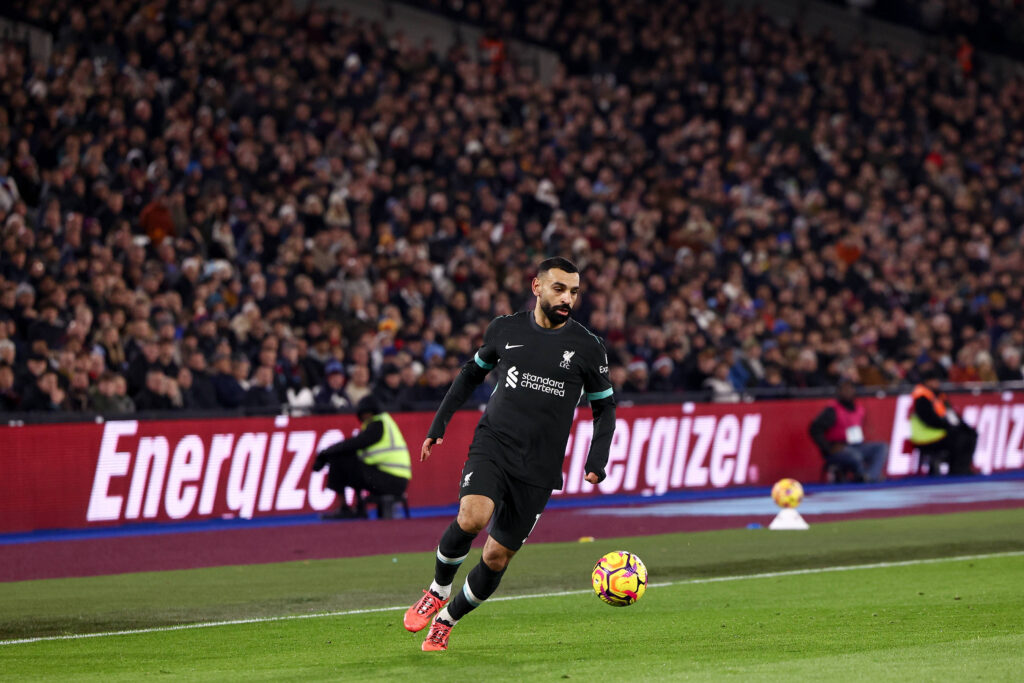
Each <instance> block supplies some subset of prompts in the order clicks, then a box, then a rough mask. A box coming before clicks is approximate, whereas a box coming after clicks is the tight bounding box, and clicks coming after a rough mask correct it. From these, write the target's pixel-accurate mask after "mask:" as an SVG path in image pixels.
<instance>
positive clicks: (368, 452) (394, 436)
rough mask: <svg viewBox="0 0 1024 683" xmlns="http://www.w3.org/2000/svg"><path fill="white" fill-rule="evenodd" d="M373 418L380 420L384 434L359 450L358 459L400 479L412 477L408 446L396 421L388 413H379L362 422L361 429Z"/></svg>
mask: <svg viewBox="0 0 1024 683" xmlns="http://www.w3.org/2000/svg"><path fill="white" fill-rule="evenodd" d="M374 420H380V422H381V424H382V426H383V427H384V435H383V436H382V437H381V439H380V441H378V442H377V443H375V444H373V445H372V446H369V447H368V448H364V449H363V450H362V451H360V452H359V459H360V460H362V461H363V462H364V463H366V464H367V465H374V466H375V467H377V469H379V470H380V471H382V472H387V473H388V474H391V475H394V476H396V477H401V478H402V479H412V462H411V461H410V459H409V448H408V447H407V446H406V445H405V437H403V436H402V430H401V429H399V428H398V423H397V422H395V419H394V418H393V417H391V415H389V414H388V413H380V414H379V415H374V416H373V417H371V418H370V419H369V420H367V421H366V422H364V423H363V427H362V429H363V430H365V429H366V428H367V426H369V424H370V423H371V422H373V421H374Z"/></svg>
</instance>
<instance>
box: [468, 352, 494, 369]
mask: <svg viewBox="0 0 1024 683" xmlns="http://www.w3.org/2000/svg"><path fill="white" fill-rule="evenodd" d="M473 360H475V361H476V364H477V365H479V366H480V367H482V368H483V369H484V370H491V369H493V368H494V363H485V362H484V359H483V358H481V357H480V352H479V351H477V352H476V353H475V354H473Z"/></svg>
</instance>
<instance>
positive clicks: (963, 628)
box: [0, 510, 1024, 681]
mask: <svg viewBox="0 0 1024 683" xmlns="http://www.w3.org/2000/svg"><path fill="white" fill-rule="evenodd" d="M442 526H443V524H442V523H441V522H439V529H440V528H441V527H442ZM1022 530H1024V510H1001V511H986V512H970V513H960V514H953V515H935V516H920V517H901V518H890V519H878V520H860V521H852V522H838V523H827V524H826V523H822V524H814V525H813V526H812V528H811V529H810V531H807V532H771V531H767V530H756V531H754V530H746V529H742V530H740V529H737V530H733V531H718V532H705V533H689V534H670V535H661V536H650V537H637V538H628V539H600V538H599V539H598V540H597V541H596V542H594V543H552V544H535V545H532V546H531V545H527V546H526V547H525V548H524V550H523V551H522V553H521V554H520V556H519V557H517V558H516V560H515V561H514V563H513V565H512V568H511V569H510V571H509V573H508V574H507V575H506V579H505V581H504V582H503V583H502V587H501V588H500V589H499V592H498V594H497V595H496V596H495V598H500V599H492V600H491V601H489V602H488V603H487V604H485V605H484V606H483V607H481V608H480V609H479V610H477V611H476V612H474V613H473V614H472V615H470V616H469V617H467V618H466V619H465V620H464V621H463V622H461V623H460V624H459V625H458V626H457V627H456V628H455V630H454V631H453V632H452V640H451V643H450V646H451V649H450V650H449V651H448V652H444V653H423V652H420V651H419V644H420V642H421V641H422V638H423V635H424V634H415V635H414V634H410V633H408V632H406V631H405V630H404V629H403V628H402V626H401V614H402V610H403V609H404V607H405V606H407V605H408V604H409V603H411V602H412V601H413V600H414V599H415V598H416V597H417V596H418V595H419V591H420V590H421V589H422V587H423V586H425V585H426V582H428V581H429V578H430V573H431V568H432V556H431V554H429V553H420V554H413V555H397V556H392V555H380V556H374V557H365V558H356V559H346V560H325V561H313V562H308V561H304V562H291V563H283V564H273V565H254V566H235V567H221V568H216V569H199V570H188V571H170V572H149V573H140V574H125V575H118V576H104V577H91V578H81V579H55V580H44V581H26V582H14V583H7V584H0V640H4V641H10V640H15V639H26V638H39V637H44V638H48V637H52V636H66V635H74V634H88V633H109V632H112V631H123V630H133V629H146V630H147V631H146V632H141V633H127V634H123V635H100V636H98V637H88V638H76V639H59V640H40V641H36V642H28V643H17V644H3V645H0V679H5V680H53V679H74V680H104V681H106V680H139V679H143V678H147V679H148V678H168V679H204V680H303V681H305V680H321V679H334V680H339V679H341V680H382V681H383V680H403V679H407V680H431V678H435V677H436V679H437V680H484V679H494V680H572V679H592V678H600V679H606V678H612V677H614V678H622V679H627V680H685V679H690V680H709V679H711V680H726V679H727V680H737V681H738V680H785V681H793V680H801V679H803V680H850V681H857V680H914V681H917V680H942V681H947V680H979V681H1000V680H1006V681H1011V680H1019V679H1020V678H1019V677H1020V675H1021V671H1022V670H1024V655H1022V654H1021V653H1022V652H1024V590H1022V583H1021V577H1024V531H1022ZM615 549H628V550H632V551H634V552H636V553H637V554H638V555H639V556H640V557H641V558H642V559H643V560H644V562H645V563H646V564H647V567H648V569H649V571H650V573H651V575H650V580H651V584H652V585H651V586H650V588H649V589H648V591H647V594H646V595H645V596H644V598H643V599H642V600H641V601H640V602H639V603H637V604H636V605H634V606H632V607H628V608H613V607H609V606H607V605H604V604H603V603H601V602H600V601H599V600H598V599H597V598H596V596H594V595H593V593H592V591H590V590H589V573H590V568H591V566H592V565H593V563H594V561H596V559H597V558H598V557H599V556H600V555H601V554H603V553H604V552H607V551H609V550H615ZM964 556H970V557H964ZM477 557H478V552H474V553H473V554H471V555H470V557H469V558H468V560H467V567H468V566H472V564H473V563H475V562H476V558H477ZM857 565H871V566H866V567H858V566H857ZM821 570H824V571H821ZM463 577H464V572H463V573H462V574H460V577H459V578H458V579H457V585H461V579H462V578H463ZM539 593H548V594H550V595H547V596H545V597H531V596H536V595H537V594H539ZM358 610H366V611H358ZM289 615H290V616H299V617H301V618H291V619H280V618H279V617H283V616H289ZM317 615H321V616H317ZM231 620H256V621H252V622H250V623H236V624H230V625H220V626H203V627H199V628H188V629H179V630H152V629H165V628H168V627H170V628H174V627H175V626H180V625H183V624H203V623H208V622H212V621H231Z"/></svg>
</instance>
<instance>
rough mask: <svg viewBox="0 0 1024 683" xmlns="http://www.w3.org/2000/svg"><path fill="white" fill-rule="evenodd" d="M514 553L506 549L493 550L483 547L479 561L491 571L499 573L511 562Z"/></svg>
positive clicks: (492, 548)
mask: <svg viewBox="0 0 1024 683" xmlns="http://www.w3.org/2000/svg"><path fill="white" fill-rule="evenodd" d="M513 555H515V552H514V551H512V550H509V549H508V548H494V547H489V546H485V547H484V552H483V555H482V556H481V558H480V559H482V560H483V561H484V564H486V565H487V566H488V568H490V570H491V571H495V572H500V571H502V570H504V569H505V567H507V566H508V563H509V562H511V561H512V556H513Z"/></svg>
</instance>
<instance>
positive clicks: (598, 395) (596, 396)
mask: <svg viewBox="0 0 1024 683" xmlns="http://www.w3.org/2000/svg"><path fill="white" fill-rule="evenodd" d="M611 395H612V388H611V387H608V388H607V389H605V390H604V391H595V392H594V393H592V394H587V400H588V401H600V400H601V399H602V398H608V397H609V396H611Z"/></svg>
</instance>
